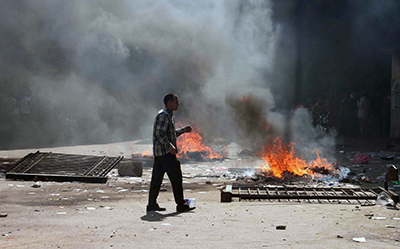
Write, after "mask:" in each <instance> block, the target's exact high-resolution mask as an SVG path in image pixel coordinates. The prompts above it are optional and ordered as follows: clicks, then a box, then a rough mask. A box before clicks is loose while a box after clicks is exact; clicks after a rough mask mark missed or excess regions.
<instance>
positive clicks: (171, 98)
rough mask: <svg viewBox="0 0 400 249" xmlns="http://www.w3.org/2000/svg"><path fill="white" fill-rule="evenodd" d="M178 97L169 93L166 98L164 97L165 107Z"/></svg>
mask: <svg viewBox="0 0 400 249" xmlns="http://www.w3.org/2000/svg"><path fill="white" fill-rule="evenodd" d="M175 96H176V95H175V94H174V93H168V94H166V95H165V96H164V105H165V106H167V103H168V102H169V101H174V97H175Z"/></svg>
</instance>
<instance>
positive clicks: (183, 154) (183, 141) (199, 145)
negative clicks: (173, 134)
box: [177, 126, 223, 159]
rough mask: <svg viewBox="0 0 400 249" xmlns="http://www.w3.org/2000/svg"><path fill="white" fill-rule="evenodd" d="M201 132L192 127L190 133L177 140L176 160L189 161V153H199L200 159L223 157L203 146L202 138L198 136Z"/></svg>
mask: <svg viewBox="0 0 400 249" xmlns="http://www.w3.org/2000/svg"><path fill="white" fill-rule="evenodd" d="M201 133H203V130H202V129H200V128H198V127H196V126H192V132H190V133H185V134H183V135H182V136H180V137H179V138H178V141H177V146H178V158H183V159H190V155H189V154H188V153H190V152H199V153H200V155H201V157H202V158H206V159H217V158H222V157H223V156H222V155H220V154H218V153H215V152H213V151H212V150H211V148H210V147H208V146H206V145H204V144H203V138H202V136H201V135H200V134H201Z"/></svg>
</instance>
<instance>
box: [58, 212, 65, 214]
mask: <svg viewBox="0 0 400 249" xmlns="http://www.w3.org/2000/svg"><path fill="white" fill-rule="evenodd" d="M57 214H67V212H57Z"/></svg>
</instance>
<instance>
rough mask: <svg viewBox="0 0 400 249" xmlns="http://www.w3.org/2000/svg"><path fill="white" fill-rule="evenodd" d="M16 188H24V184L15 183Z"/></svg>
mask: <svg viewBox="0 0 400 249" xmlns="http://www.w3.org/2000/svg"><path fill="white" fill-rule="evenodd" d="M17 187H18V188H24V187H25V185H17Z"/></svg>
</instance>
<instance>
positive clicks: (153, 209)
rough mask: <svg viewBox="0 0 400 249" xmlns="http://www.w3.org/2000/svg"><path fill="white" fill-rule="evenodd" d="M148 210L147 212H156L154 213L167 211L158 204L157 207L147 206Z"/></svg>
mask: <svg viewBox="0 0 400 249" xmlns="http://www.w3.org/2000/svg"><path fill="white" fill-rule="evenodd" d="M146 210H147V212H154V211H165V210H167V209H166V208H163V207H160V206H158V204H157V205H152V206H149V205H147V207H146Z"/></svg>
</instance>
